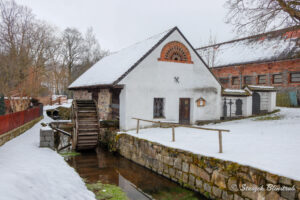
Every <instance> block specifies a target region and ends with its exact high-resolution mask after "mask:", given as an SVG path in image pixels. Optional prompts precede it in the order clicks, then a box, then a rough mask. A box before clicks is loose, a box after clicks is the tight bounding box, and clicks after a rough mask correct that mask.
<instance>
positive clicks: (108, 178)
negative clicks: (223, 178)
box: [68, 147, 207, 200]
mask: <svg viewBox="0 0 300 200" xmlns="http://www.w3.org/2000/svg"><path fill="white" fill-rule="evenodd" d="M68 163H69V164H70V165H71V166H72V167H74V168H75V169H76V171H77V172H78V173H79V175H80V176H81V177H82V178H84V179H86V181H87V182H88V183H95V182H97V181H101V182H102V183H106V184H114V185H117V186H119V187H120V188H121V189H122V190H123V191H124V192H125V193H126V194H127V196H128V198H129V199H130V200H144V199H145V200H148V199H152V198H153V199H160V200H173V199H174V200H196V199H200V200H207V199H206V198H205V197H203V196H201V195H200V194H198V193H195V192H193V191H190V190H187V189H184V188H182V187H181V186H180V185H178V184H176V183H174V182H172V181H170V180H169V179H167V178H165V177H163V176H160V175H158V174H156V173H154V172H152V171H150V170H149V169H146V168H144V167H142V166H140V165H137V164H135V163H133V162H131V161H129V160H127V159H125V158H123V157H121V156H119V155H115V154H112V153H110V152H108V151H106V150H104V149H102V148H101V147H99V148H98V149H97V150H96V151H89V152H83V153H81V155H79V156H74V157H70V158H69V159H68Z"/></svg>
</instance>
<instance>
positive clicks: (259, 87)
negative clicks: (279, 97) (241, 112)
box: [246, 85, 276, 91]
mask: <svg viewBox="0 0 300 200" xmlns="http://www.w3.org/2000/svg"><path fill="white" fill-rule="evenodd" d="M246 87H248V88H249V89H250V90H252V91H276V88H275V87H273V86H265V85H248V86H246Z"/></svg>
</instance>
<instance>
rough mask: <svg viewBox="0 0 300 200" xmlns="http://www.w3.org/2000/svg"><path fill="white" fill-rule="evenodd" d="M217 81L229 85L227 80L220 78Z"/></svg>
mask: <svg viewBox="0 0 300 200" xmlns="http://www.w3.org/2000/svg"><path fill="white" fill-rule="evenodd" d="M219 80H220V83H222V84H227V83H229V78H220V79H219Z"/></svg>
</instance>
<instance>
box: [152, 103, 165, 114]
mask: <svg viewBox="0 0 300 200" xmlns="http://www.w3.org/2000/svg"><path fill="white" fill-rule="evenodd" d="M164 106H165V103H164V99H163V98H154V105H153V118H164V117H165V116H164Z"/></svg>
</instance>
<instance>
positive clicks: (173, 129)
mask: <svg viewBox="0 0 300 200" xmlns="http://www.w3.org/2000/svg"><path fill="white" fill-rule="evenodd" d="M172 142H175V127H174V126H172Z"/></svg>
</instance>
